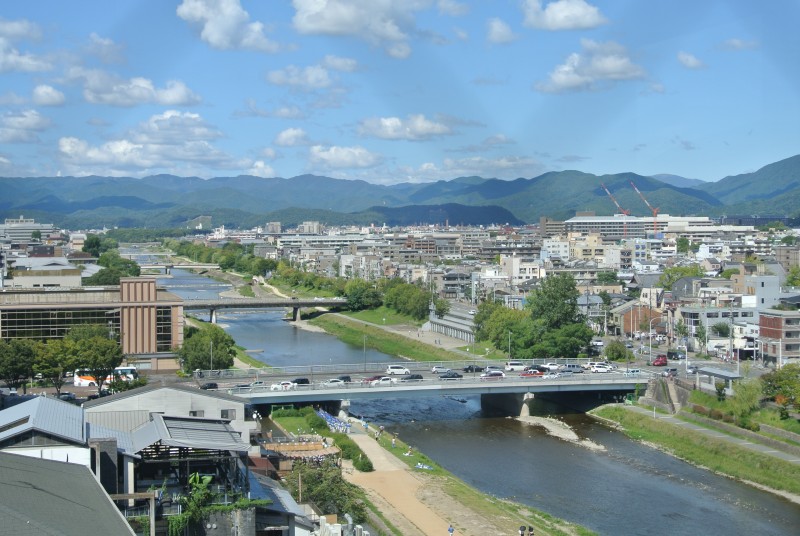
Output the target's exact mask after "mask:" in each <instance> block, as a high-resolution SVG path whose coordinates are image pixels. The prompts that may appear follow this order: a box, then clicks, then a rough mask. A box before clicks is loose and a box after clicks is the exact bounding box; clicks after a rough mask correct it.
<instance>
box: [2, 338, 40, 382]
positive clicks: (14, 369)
mask: <svg viewBox="0 0 800 536" xmlns="http://www.w3.org/2000/svg"><path fill="white" fill-rule="evenodd" d="M40 345H41V343H40V342H38V341H34V340H32V339H11V340H10V341H8V342H5V341H2V340H0V378H2V380H3V381H4V382H5V383H6V385H7V386H8V387H13V388H15V389H18V388H20V387H22V391H23V393H27V392H28V391H27V390H28V379H32V378H33V365H34V363H35V361H36V355H37V354H38V353H39V346H40Z"/></svg>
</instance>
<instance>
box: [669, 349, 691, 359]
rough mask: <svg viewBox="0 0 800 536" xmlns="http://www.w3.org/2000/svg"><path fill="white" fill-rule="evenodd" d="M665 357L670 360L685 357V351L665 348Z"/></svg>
mask: <svg viewBox="0 0 800 536" xmlns="http://www.w3.org/2000/svg"><path fill="white" fill-rule="evenodd" d="M667 359H669V360H670V361H679V360H681V359H686V353H684V352H681V351H679V350H667Z"/></svg>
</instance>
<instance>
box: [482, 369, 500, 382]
mask: <svg viewBox="0 0 800 536" xmlns="http://www.w3.org/2000/svg"><path fill="white" fill-rule="evenodd" d="M505 377H506V373H505V372H503V371H502V370H487V371H486V372H484V373H483V374H481V380H502V379H503V378H505Z"/></svg>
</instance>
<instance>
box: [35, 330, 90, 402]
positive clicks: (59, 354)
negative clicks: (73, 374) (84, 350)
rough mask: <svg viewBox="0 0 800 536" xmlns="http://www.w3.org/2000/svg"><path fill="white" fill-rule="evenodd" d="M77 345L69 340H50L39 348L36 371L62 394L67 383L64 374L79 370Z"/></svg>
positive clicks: (57, 392)
mask: <svg viewBox="0 0 800 536" xmlns="http://www.w3.org/2000/svg"><path fill="white" fill-rule="evenodd" d="M78 362H79V361H78V355H77V344H76V343H75V341H73V340H69V339H50V340H48V341H47V342H46V343H44V344H42V345H41V346H40V347H39V352H38V354H37V355H36V362H35V363H34V365H33V368H34V370H35V371H36V372H37V373H39V374H41V375H42V378H43V379H45V380H48V381H49V382H50V383H52V384H53V387H55V389H56V395H60V394H61V387H62V386H63V385H64V383H66V382H65V381H64V374H65V373H66V372H70V371H74V370H75V369H77V368H78Z"/></svg>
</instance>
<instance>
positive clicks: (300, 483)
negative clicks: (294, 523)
mask: <svg viewBox="0 0 800 536" xmlns="http://www.w3.org/2000/svg"><path fill="white" fill-rule="evenodd" d="M286 486H287V487H288V488H289V492H290V493H291V494H292V496H293V497H294V498H295V500H298V501H299V500H301V488H302V500H303V501H310V502H313V503H314V504H315V505H317V506H318V507H319V508H320V509H321V510H322V511H324V512H330V513H332V514H338V515H339V516H340V518H341V517H343V516H344V514H350V515H351V516H352V517H353V521H354V522H355V523H364V522H365V521H367V510H366V506H365V502H364V492H363V491H362V490H361V488H359V487H358V486H355V485H354V484H351V483H350V482H347V481H346V480H345V479H344V477H343V476H342V470H341V468H340V467H338V466H337V465H336V463H335V462H334V461H330V460H326V461H324V462H323V463H322V464H321V465H316V464H307V463H302V462H300V463H295V464H294V465H293V466H292V472H291V473H290V475H289V477H288V478H287V479H286Z"/></svg>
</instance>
